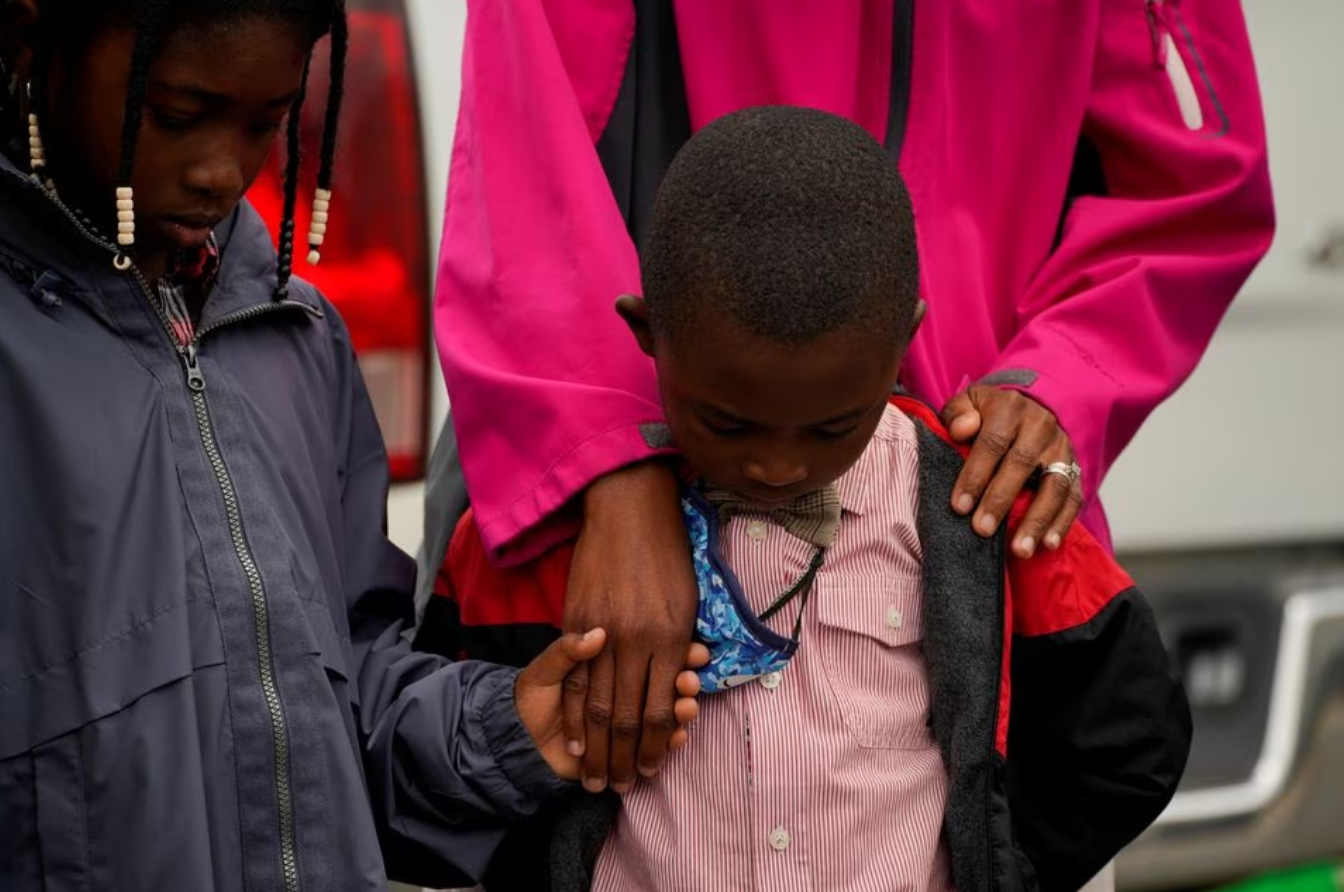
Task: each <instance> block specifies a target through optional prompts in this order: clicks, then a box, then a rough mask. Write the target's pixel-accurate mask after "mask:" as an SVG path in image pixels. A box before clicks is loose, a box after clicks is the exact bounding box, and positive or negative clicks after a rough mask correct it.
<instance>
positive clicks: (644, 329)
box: [616, 294, 653, 356]
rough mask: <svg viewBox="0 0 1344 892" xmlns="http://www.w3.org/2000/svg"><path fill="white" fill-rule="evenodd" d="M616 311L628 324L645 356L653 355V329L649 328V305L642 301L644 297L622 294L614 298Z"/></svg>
mask: <svg viewBox="0 0 1344 892" xmlns="http://www.w3.org/2000/svg"><path fill="white" fill-rule="evenodd" d="M616 312H617V313H620V314H621V318H622V319H624V320H625V324H626V325H628V326H630V333H631V334H633V335H634V336H635V341H636V343H638V344H639V349H640V350H643V351H644V354H645V355H646V356H653V329H652V328H649V305H648V304H646V303H645V302H644V298H642V297H636V296H635V295H633V294H622V295H621V296H620V297H618V298H617V299H616Z"/></svg>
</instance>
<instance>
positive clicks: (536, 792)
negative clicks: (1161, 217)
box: [476, 669, 578, 803]
mask: <svg viewBox="0 0 1344 892" xmlns="http://www.w3.org/2000/svg"><path fill="white" fill-rule="evenodd" d="M520 671H521V670H518V669H508V670H506V671H500V672H494V673H491V675H490V677H489V678H488V679H486V680H484V681H483V682H482V683H481V684H482V690H481V692H480V693H481V694H482V696H481V697H480V699H479V700H478V701H477V702H478V703H479V704H480V705H479V707H478V709H477V711H476V721H477V722H478V723H479V727H481V728H483V729H485V740H486V744H487V745H488V746H489V747H490V753H491V755H492V756H494V759H495V764H496V765H498V766H499V771H500V773H501V774H503V775H504V779H505V780H507V781H508V782H509V783H510V784H512V785H513V787H514V789H516V790H517V791H518V793H519V795H520V796H522V797H523V798H524V799H526V800H532V801H535V802H538V803H543V802H547V801H549V800H552V799H557V798H559V797H561V796H563V795H565V794H566V793H569V792H571V791H573V790H574V789H575V788H577V786H578V783H577V782H576V781H568V780H564V779H563V778H561V777H559V776H558V775H556V773H555V772H554V771H552V770H551V766H550V765H548V764H547V763H546V759H545V758H543V757H542V755H541V751H540V750H538V749H537V745H536V743H534V742H533V740H532V735H531V734H530V733H529V732H528V730H527V728H526V726H524V725H523V720H522V719H521V718H519V716H518V709H517V708H516V707H515V705H514V700H513V687H514V684H515V682H516V681H517V679H518V673H519V672H520Z"/></svg>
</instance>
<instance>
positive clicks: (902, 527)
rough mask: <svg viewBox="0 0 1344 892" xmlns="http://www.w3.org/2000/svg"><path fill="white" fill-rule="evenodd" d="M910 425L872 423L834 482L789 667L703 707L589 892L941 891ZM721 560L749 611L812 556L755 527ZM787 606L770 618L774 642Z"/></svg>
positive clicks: (776, 531) (939, 793)
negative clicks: (837, 504)
mask: <svg viewBox="0 0 1344 892" xmlns="http://www.w3.org/2000/svg"><path fill="white" fill-rule="evenodd" d="M918 466H919V456H918V447H917V442H916V437H915V429H914V423H913V422H912V421H911V420H910V419H908V418H907V417H906V416H905V415H903V414H902V413H901V412H899V411H898V410H896V409H894V408H891V407H888V409H887V412H886V415H885V416H884V417H883V419H882V422H881V424H880V425H879V427H878V430H877V433H876V435H875V436H874V438H873V441H872V442H871V443H870V444H869V446H868V448H867V450H866V451H865V452H864V454H863V456H862V457H861V458H860V459H859V461H858V462H857V463H856V464H855V466H854V467H853V468H852V469H850V471H849V472H848V473H847V474H845V476H844V477H842V478H841V479H840V480H839V482H838V486H839V490H840V495H841V501H842V503H843V507H844V512H843V514H842V517H841V521H840V533H839V538H838V540H837V541H836V544H835V545H834V546H833V547H832V548H831V549H830V551H829V552H828V554H827V557H826V563H825V564H824V565H823V568H822V570H821V572H820V574H819V575H818V577H817V583H816V587H815V589H814V590H813V592H812V596H811V597H810V598H809V599H808V603H807V606H806V608H805V613H804V620H803V631H802V635H801V642H802V644H801V646H800V648H799V650H798V653H797V655H796V656H795V657H794V658H793V660H792V661H791V663H790V665H789V666H788V668H786V669H785V670H784V671H783V672H781V673H778V674H775V675H771V676H766V677H764V678H761V679H759V680H757V681H755V682H751V683H748V684H746V685H743V686H742V687H740V688H736V689H734V690H732V691H728V692H725V693H720V694H714V695H711V696H705V697H703V698H702V699H701V713H700V718H699V719H698V720H697V721H696V723H695V724H694V726H693V727H692V729H691V742H690V744H689V745H688V746H687V747H686V748H685V749H683V750H681V751H680V752H678V753H674V754H673V755H672V757H671V759H670V760H669V762H668V764H667V766H666V767H665V769H664V770H663V771H662V772H661V773H660V774H659V775H658V776H657V777H655V778H654V779H652V780H644V781H640V782H639V783H637V784H636V786H635V788H634V789H633V790H632V791H631V792H630V793H628V794H627V795H626V796H625V800H624V807H623V808H622V810H621V813H620V817H619V819H618V821H617V825H616V829H615V831H614V832H613V834H612V836H611V837H610V838H609V839H608V841H607V843H606V845H605V847H604V848H603V851H602V853H601V856H600V858H599V859H598V863H597V869H596V875H595V878H594V884H593V888H594V890H595V892H634V890H665V892H705V890H739V889H740V890H755V892H786V890H787V892H800V890H826V892H892V890H921V892H923V890H943V889H950V888H951V879H950V875H949V868H948V858H947V851H946V846H945V844H944V843H943V840H942V821H943V811H944V807H945V802H946V793H947V790H946V787H947V775H946V771H945V770H944V768H943V762H942V758H941V756H940V755H939V752H938V748H937V746H936V744H935V743H934V741H933V739H932V737H931V735H930V732H929V729H928V724H927V723H928V712H929V687H928V680H927V676H926V672H925V666H924V657H923V648H922V643H921V642H922V639H923V624H922V621H921V613H922V611H921V584H920V562H921V549H920V543H919V536H918V533H917V532H916V529H915V516H916V514H915V512H916V503H917V499H918V495H919V493H918V474H917V472H918ZM722 547H723V551H724V556H725V558H726V559H727V561H728V563H729V564H730V566H732V568H733V569H734V570H735V571H736V573H737V575H738V577H739V578H740V580H741V582H742V586H743V589H744V591H745V592H746V594H747V598H748V600H749V601H750V602H751V605H752V607H753V608H754V609H755V610H756V611H757V612H758V613H759V612H760V611H761V610H763V609H764V608H765V607H766V606H767V605H768V604H769V603H770V602H771V601H773V600H774V599H775V597H776V596H777V595H779V593H780V592H782V591H784V590H785V589H787V588H788V587H789V586H790V585H791V584H792V583H793V582H794V581H795V580H797V579H798V577H799V576H800V575H801V574H802V573H803V572H804V570H805V569H806V568H807V565H808V562H809V561H810V559H811V558H812V554H813V549H812V546H810V545H808V544H807V543H805V542H803V541H801V540H799V539H796V538H794V537H793V536H791V535H789V534H788V533H786V532H784V531H783V530H782V529H781V528H779V527H777V526H774V525H773V524H770V523H768V522H766V521H765V520H764V519H763V518H762V517H756V516H753V515H751V514H749V513H748V514H741V515H737V516H735V517H734V519H733V520H732V521H731V522H730V523H729V524H728V525H727V527H726V530H725V532H724V540H723V543H722ZM796 603H797V602H796V600H795V603H794V604H793V605H790V607H789V608H787V609H785V610H784V611H782V612H781V613H780V614H778V615H776V616H775V617H773V618H772V619H771V620H770V623H769V624H770V626H771V628H773V629H775V630H776V631H778V632H780V633H781V634H784V635H788V634H789V633H790V632H791V631H792V629H793V624H794V620H795V619H796V613H795V612H794V611H795V610H796Z"/></svg>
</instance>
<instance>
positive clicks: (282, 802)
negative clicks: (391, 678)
mask: <svg viewBox="0 0 1344 892" xmlns="http://www.w3.org/2000/svg"><path fill="white" fill-rule="evenodd" d="M135 279H136V281H137V282H139V284H140V286H141V288H145V289H146V290H145V296H146V297H147V298H148V297H149V294H150V292H149V291H148V289H147V287H146V283H145V280H144V277H143V276H141V275H140V273H139V271H138V270H137V271H136V273H135ZM150 303H151V304H154V305H155V309H156V311H157V312H158V314H159V317H160V321H162V322H163V323H164V325H165V326H168V325H169V323H168V320H167V319H166V318H165V317H164V314H163V311H162V309H161V308H159V307H158V304H157V302H155V301H154V300H152V299H151V300H150ZM258 315H259V313H258ZM165 331H168V332H170V333H171V328H170V327H167V328H165ZM170 336H171V334H170ZM199 341H200V336H199V335H197V336H196V337H193V338H192V340H191V343H189V344H187V345H186V346H185V347H179V348H178V351H177V352H178V356H179V357H181V359H182V365H183V368H184V369H185V370H186V373H187V389H188V390H190V391H191V402H192V406H193V407H194V408H195V410H196V425H197V427H198V428H200V433H201V444H202V445H203V446H204V447H205V455H206V458H207V459H208V460H209V462H210V467H211V468H212V469H213V470H214V472H215V482H216V483H217V484H218V485H219V491H220V494H221V495H222V496H223V497H224V513H225V516H226V517H227V518H228V524H229V536H230V537H231V538H232V539H233V550H234V552H235V554H237V556H238V561H239V563H241V564H242V566H243V573H244V575H246V576H247V587H248V590H249V591H250V592H251V595H252V619H253V622H254V624H255V626H256V645H257V668H258V670H259V671H260V676H261V692H262V696H263V697H264V698H265V700H266V711H267V713H268V715H269V717H270V722H271V743H272V745H273V747H274V754H275V792H276V804H277V806H278V809H279V813H280V814H279V817H280V866H281V871H282V874H283V876H284V882H285V886H284V888H285V892H299V861H298V846H297V845H296V843H295V839H294V801H293V796H292V790H291V785H290V776H289V732H288V730H287V727H288V723H287V720H286V718H285V708H284V704H283V703H282V702H281V701H280V686H279V684H278V682H277V680H276V676H275V656H274V654H273V653H272V652H271V622H270V611H269V609H268V606H267V603H266V589H265V587H264V586H263V584H262V581H261V571H260V570H259V569H258V568H257V563H256V560H255V559H254V558H253V557H252V550H251V548H250V547H249V546H248V543H247V537H246V535H245V534H244V532H243V518H242V512H241V510H240V508H239V505H238V493H237V491H236V490H235V489H234V487H233V479H232V477H230V476H229V469H228V467H227V466H226V465H225V464H224V456H223V455H221V454H220V451H219V443H218V441H217V440H216V439H215V429H214V424H213V422H212V421H211V420H210V408H209V406H208V405H206V402H205V375H204V374H203V373H202V372H201V366H200V363H199V362H198V361H197V356H196V346H197V344H198V343H199Z"/></svg>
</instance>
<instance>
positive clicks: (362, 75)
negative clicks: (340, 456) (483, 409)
mask: <svg viewBox="0 0 1344 892" xmlns="http://www.w3.org/2000/svg"><path fill="white" fill-rule="evenodd" d="M361 6H373V7H375V8H374V9H361V8H360V7H361ZM348 8H349V15H350V51H349V56H348V59H347V62H346V74H345V101H344V104H343V106H342V115H341V131H340V145H339V149H338V152H337V157H336V167H335V171H334V182H333V184H332V202H331V221H330V223H329V225H328V227H327V236H326V241H325V243H324V244H323V246H322V262H321V264H320V265H319V266H316V267H310V266H306V265H305V264H304V263H303V260H302V258H303V257H304V256H305V255H306V253H307V248H306V246H304V245H302V244H296V246H295V260H296V263H295V273H296V274H298V275H300V276H302V277H303V278H306V279H308V280H309V281H311V282H312V283H313V284H314V285H316V286H317V287H318V288H320V289H321V290H322V293H323V294H325V295H326V296H327V298H328V299H329V300H330V301H331V302H332V303H333V304H335V305H336V307H337V309H339V310H340V312H341V316H342V317H343V318H344V319H345V322H346V325H348V326H349V328H350V336H351V340H352V341H353V343H354V348H355V354H356V356H357V357H358V359H359V365H360V369H361V371H362V372H363V373H364V379H365V381H366V383H367V384H368V387H369V394H370V396H371V398H372V400H373V406H374V411H375V412H376V413H377V415H378V423H379V425H380V426H381V427H382V431H383V438H384V439H385V440H386V442H387V450H388V458H389V464H390V468H391V473H392V479H393V480H394V481H404V480H413V479H416V478H419V477H420V476H422V474H423V472H424V465H425V451H426V443H427V441H428V433H429V431H428V426H429V417H428V410H429V406H428V389H427V386H426V385H427V383H428V375H429V356H428V346H429V335H428V321H429V320H428V314H429V260H428V257H429V254H428V251H429V245H428V239H429V236H428V233H429V227H428V219H427V209H426V207H427V206H426V195H425V183H424V166H423V165H424V159H423V157H422V150H421V139H420V118H419V112H418V108H417V104H416V92H415V75H414V69H413V68H412V65H411V56H410V47H409V44H408V41H407V36H406V20H405V16H404V14H403V11H402V4H401V2H400V0H376V2H368V0H364V2H360V0H351V2H349V3H348ZM327 71H328V65H327V49H326V44H325V43H323V45H322V46H320V47H319V48H318V52H317V53H316V54H315V56H314V58H313V64H312V68H311V74H310V75H309V80H308V97H309V101H308V102H307V103H306V104H305V106H304V109H303V125H302V131H301V137H300V142H301V145H302V151H303V157H304V165H303V180H302V182H301V183H300V188H299V195H300V199H299V208H298V214H297V219H296V221H295V222H296V226H295V232H296V233H298V241H299V242H302V239H303V234H304V233H306V232H307V231H308V217H309V208H310V206H311V198H312V193H313V189H314V188H315V187H316V176H317V158H318V154H319V152H320V151H321V147H322V122H323V114H324V113H325V104H326V95H327ZM284 162H285V150H284V140H283V139H281V141H280V147H279V150H278V151H277V152H276V153H275V154H274V156H273V157H272V159H271V164H270V165H269V167H268V168H267V169H266V170H265V171H264V172H263V173H262V175H261V176H260V177H258V179H257V181H256V183H255V184H254V185H253V186H252V189H251V191H250V192H249V193H248V198H249V200H251V202H252V204H253V205H254V206H255V207H256V208H257V210H258V211H259V212H260V213H261V215H262V216H263V217H264V218H265V219H266V221H267V223H268V224H269V225H270V227H271V229H272V231H273V232H278V231H279V227H280V219H281V217H282V214H283V207H282V205H283V201H282V194H283V193H282V192H281V186H280V183H281V172H282V171H283V169H284Z"/></svg>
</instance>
